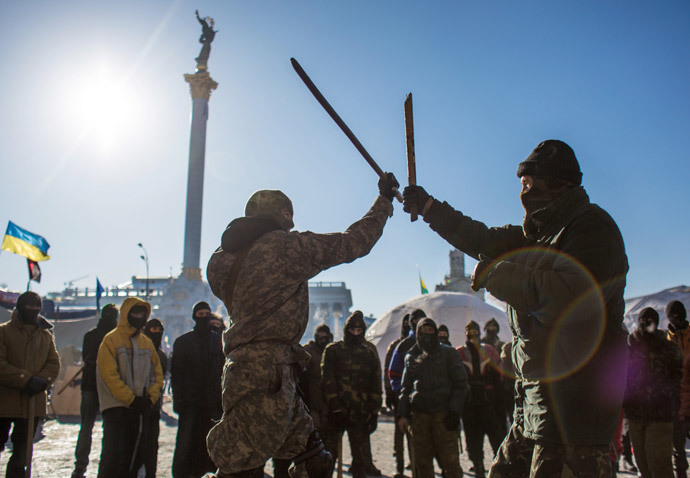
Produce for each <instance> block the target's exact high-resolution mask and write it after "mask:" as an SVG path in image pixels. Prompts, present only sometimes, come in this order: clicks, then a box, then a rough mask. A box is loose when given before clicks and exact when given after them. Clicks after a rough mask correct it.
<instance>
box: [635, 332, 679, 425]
mask: <svg viewBox="0 0 690 478" xmlns="http://www.w3.org/2000/svg"><path fill="white" fill-rule="evenodd" d="M628 344H629V350H630V355H629V356H628V385H627V387H626V390H625V400H624V401H623V411H624V412H625V416H626V417H627V418H628V419H629V420H636V421H644V422H670V421H673V419H674V417H675V416H676V414H677V413H678V408H679V407H680V381H681V377H682V375H683V359H682V357H681V353H680V349H679V348H678V346H677V345H676V344H674V343H673V342H670V341H668V340H666V338H665V337H664V333H663V332H662V331H660V330H657V331H656V333H655V334H654V335H652V336H651V337H650V336H649V335H647V334H645V333H641V332H640V330H639V329H636V330H635V331H634V332H633V333H632V334H630V337H628Z"/></svg>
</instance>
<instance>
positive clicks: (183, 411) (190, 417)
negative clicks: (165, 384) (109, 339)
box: [170, 301, 225, 478]
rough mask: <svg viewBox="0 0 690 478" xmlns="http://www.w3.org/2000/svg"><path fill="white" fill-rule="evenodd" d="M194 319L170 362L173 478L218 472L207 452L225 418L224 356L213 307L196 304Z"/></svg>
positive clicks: (176, 342)
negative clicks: (213, 432)
mask: <svg viewBox="0 0 690 478" xmlns="http://www.w3.org/2000/svg"><path fill="white" fill-rule="evenodd" d="M192 318H193V319H194V322H195V325H194V329H193V330H191V331H189V332H187V333H186V334H183V335H180V336H179V337H178V338H177V340H175V343H174V344H173V350H172V359H171V361H170V382H171V385H172V392H173V410H175V413H177V414H178V420H179V421H178V425H177V440H176V441H175V454H174V455H173V466H172V475H173V477H174V478H189V477H190V476H193V477H197V478H198V477H200V476H202V475H204V474H205V473H206V472H213V471H214V470H215V469H216V467H215V464H214V463H213V461H212V460H211V458H210V457H209V454H208V450H207V448H206V435H207V434H208V431H209V430H210V429H211V427H212V426H213V423H214V421H218V420H220V417H221V415H222V414H223V404H222V392H221V388H222V387H221V377H222V375H223V365H224V364H225V356H224V355H223V346H222V344H221V337H220V335H218V334H217V333H215V332H213V331H212V330H211V326H210V321H211V306H209V305H208V303H207V302H203V301H201V302H197V303H196V304H194V308H193V309H192Z"/></svg>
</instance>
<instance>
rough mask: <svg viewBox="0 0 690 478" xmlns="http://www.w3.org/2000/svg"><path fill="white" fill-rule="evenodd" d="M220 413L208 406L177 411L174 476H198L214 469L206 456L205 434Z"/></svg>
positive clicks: (187, 477) (182, 477)
mask: <svg viewBox="0 0 690 478" xmlns="http://www.w3.org/2000/svg"><path fill="white" fill-rule="evenodd" d="M221 414H222V412H221V411H219V410H214V409H210V408H194V409H190V410H185V411H182V412H180V413H179V420H178V422H177V440H176V442H175V454H174V456H173V467H172V474H173V477H174V478H189V477H190V476H194V477H200V476H202V475H204V474H205V473H207V472H212V471H215V469H216V466H215V465H214V464H213V462H212V461H211V458H210V457H209V456H208V450H207V448H206V435H208V432H209V430H210V429H211V427H212V426H213V425H214V422H213V421H214V420H218V419H220V415H221Z"/></svg>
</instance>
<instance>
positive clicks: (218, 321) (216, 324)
mask: <svg viewBox="0 0 690 478" xmlns="http://www.w3.org/2000/svg"><path fill="white" fill-rule="evenodd" d="M209 325H210V326H211V330H212V331H213V332H215V333H217V334H218V335H220V336H222V335H223V332H225V329H227V327H226V326H225V321H224V320H223V317H222V316H221V315H220V314H216V313H213V314H211V322H210V323H209Z"/></svg>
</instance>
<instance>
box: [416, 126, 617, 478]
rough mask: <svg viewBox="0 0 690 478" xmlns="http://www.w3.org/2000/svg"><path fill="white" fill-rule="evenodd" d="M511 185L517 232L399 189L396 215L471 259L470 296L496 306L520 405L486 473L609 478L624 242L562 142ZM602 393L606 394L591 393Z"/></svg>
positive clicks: (534, 158)
mask: <svg viewBox="0 0 690 478" xmlns="http://www.w3.org/2000/svg"><path fill="white" fill-rule="evenodd" d="M517 177H518V178H519V180H520V185H521V191H520V202H521V203H522V206H523V208H524V210H525V215H524V218H523V221H522V225H506V226H503V227H491V228H490V227H487V226H486V225H485V224H484V223H482V222H480V221H476V220H474V219H472V218H470V217H468V216H466V215H464V214H463V213H462V212H460V211H458V210H455V209H453V208H452V207H451V206H450V204H448V203H446V202H441V201H438V200H436V199H434V198H433V197H432V196H430V195H429V194H428V193H427V192H426V191H425V190H424V188H423V187H421V186H408V187H406V188H405V191H404V194H403V198H404V201H403V202H404V209H405V211H407V212H411V211H413V210H415V209H416V210H417V211H419V213H420V215H421V216H422V217H423V218H424V222H426V223H428V224H429V226H430V227H431V228H432V229H433V230H434V231H436V232H437V233H438V234H439V235H440V236H441V237H443V238H444V239H445V240H446V241H448V242H449V243H450V244H451V245H453V246H455V247H456V248H458V249H459V250H460V251H462V252H464V253H466V254H468V255H469V256H470V257H472V258H474V259H476V260H478V261H479V262H478V263H477V266H476V267H475V270H474V274H473V279H472V283H471V285H472V288H473V289H474V290H479V289H486V290H487V291H488V292H489V293H491V295H493V296H494V297H496V298H497V299H499V300H501V301H504V302H505V303H506V304H507V306H508V307H507V313H508V321H509V324H510V328H511V332H512V333H513V351H512V353H513V358H514V365H515V369H516V375H517V377H518V380H517V381H516V399H517V400H520V402H521V407H519V408H516V411H517V412H519V417H517V416H514V417H515V418H516V419H515V420H514V421H513V425H512V427H511V430H510V433H509V434H508V436H507V438H506V440H504V442H503V444H502V446H501V450H500V451H499V454H498V456H497V457H496V459H495V460H494V462H493V464H492V465H491V475H492V477H494V478H499V477H508V476H528V475H529V474H530V469H531V470H532V471H531V472H532V473H535V474H537V475H538V474H539V472H540V470H541V469H544V470H558V469H562V468H564V467H565V466H566V465H567V467H568V468H570V470H571V471H573V472H574V473H575V475H592V476H594V475H596V476H604V475H609V474H610V473H611V465H610V460H609V444H610V443H611V441H612V440H613V437H614V434H615V432H616V428H617V426H618V418H619V413H620V407H621V403H622V400H623V393H624V392H625V370H624V366H625V360H626V356H627V347H626V336H627V331H626V330H625V328H624V326H623V314H624V312H625V301H624V299H623V293H624V290H625V278H626V275H627V272H628V259H627V257H626V254H625V244H624V242H623V238H622V236H621V233H620V230H619V229H618V226H617V225H616V222H615V221H614V220H613V219H612V218H611V216H610V215H609V214H608V213H607V212H606V211H604V210H603V209H602V208H600V207H599V206H597V205H596V204H593V203H591V202H590V200H589V196H588V195H587V192H586V191H585V189H584V188H583V187H582V172H581V171H580V164H579V163H578V161H577V158H576V157H575V153H574V152H573V150H572V148H570V146H568V145H567V144H566V143H564V142H563V141H559V140H553V139H550V140H546V141H543V142H541V143H540V144H539V145H537V147H536V148H534V150H533V151H532V152H531V153H530V155H529V156H528V157H527V158H526V159H525V160H524V161H523V162H521V163H520V164H519V165H518V168H517ZM612 367H618V368H617V369H612ZM604 388H605V389H606V390H607V391H608V393H606V394H602V393H598V392H599V391H600V390H602V389H604Z"/></svg>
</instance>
